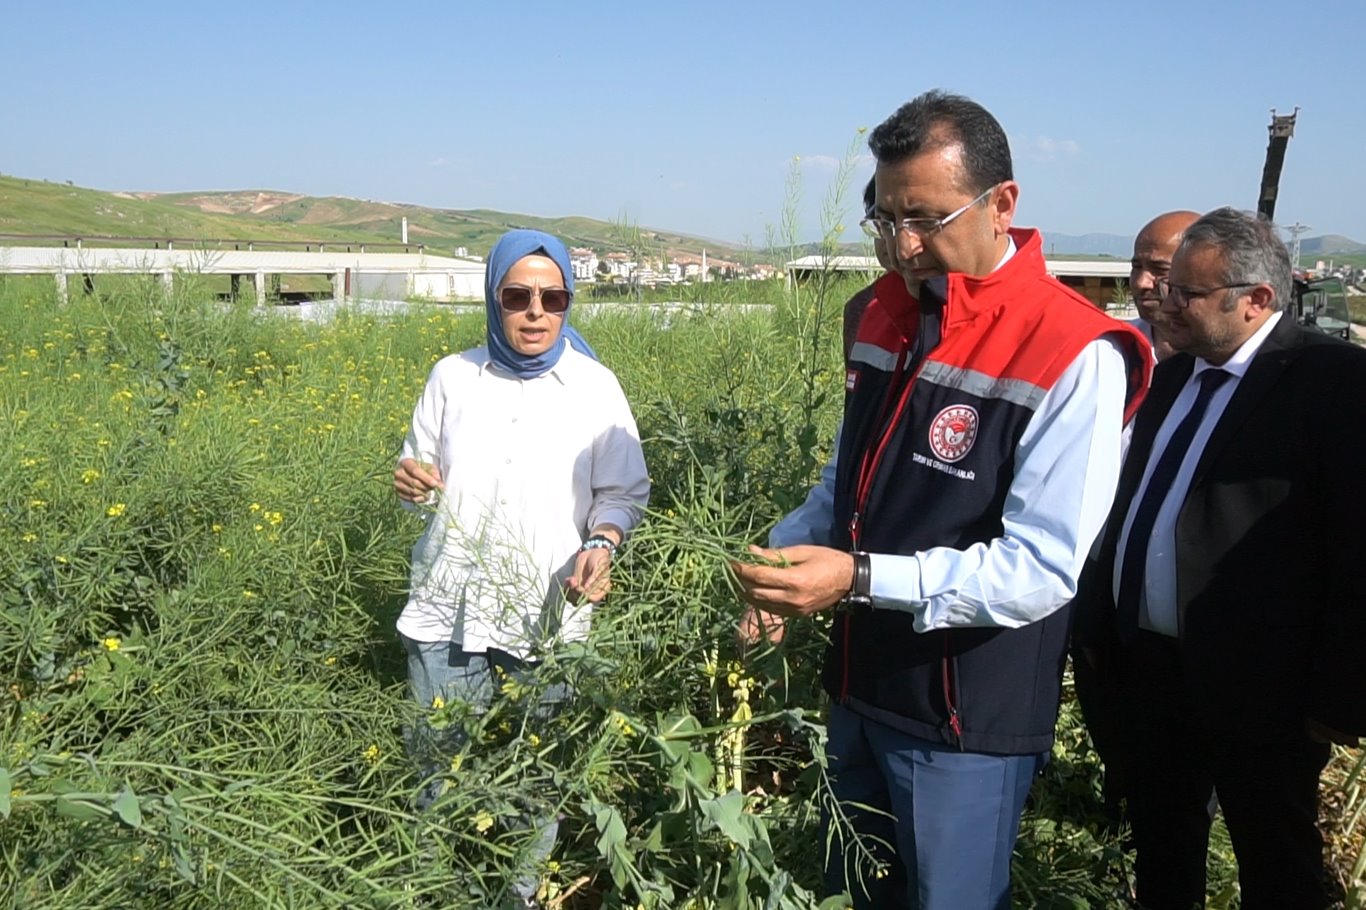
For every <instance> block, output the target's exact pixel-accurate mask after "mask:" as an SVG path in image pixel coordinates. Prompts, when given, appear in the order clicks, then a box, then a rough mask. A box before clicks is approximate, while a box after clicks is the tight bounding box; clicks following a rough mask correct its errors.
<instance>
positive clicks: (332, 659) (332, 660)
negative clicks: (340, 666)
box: [323, 654, 337, 667]
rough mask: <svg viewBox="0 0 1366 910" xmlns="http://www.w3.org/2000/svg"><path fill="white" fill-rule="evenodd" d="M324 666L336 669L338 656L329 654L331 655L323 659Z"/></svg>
mask: <svg viewBox="0 0 1366 910" xmlns="http://www.w3.org/2000/svg"><path fill="white" fill-rule="evenodd" d="M323 664H324V665H325V666H328V667H335V666H336V665H337V655H335V654H329V655H327V656H326V657H324V658H323Z"/></svg>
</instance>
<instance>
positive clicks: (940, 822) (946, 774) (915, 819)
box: [824, 705, 1047, 910]
mask: <svg viewBox="0 0 1366 910" xmlns="http://www.w3.org/2000/svg"><path fill="white" fill-rule="evenodd" d="M828 726H829V739H828V742H827V744H826V754H827V760H828V768H829V775H830V782H831V786H832V789H833V796H834V798H835V800H836V805H835V807H834V808H833V809H832V808H830V807H827V808H826V811H825V813H824V815H825V819H824V820H825V825H824V828H825V831H826V839H825V843H826V846H827V856H826V864H825V887H826V890H827V891H828V892H829V893H830V894H838V893H840V892H841V891H845V892H848V893H849V894H850V895H851V896H852V897H853V902H854V907H855V908H858V910H874V908H876V910H891V908H896V910H1009V908H1010V857H1011V854H1012V853H1013V852H1014V849H1015V837H1016V835H1017V834H1018V833H1019V830H1020V813H1021V812H1022V811H1023V810H1024V804H1025V799H1026V798H1027V797H1028V796H1029V788H1030V785H1031V784H1032V783H1033V782H1034V776H1035V775H1036V774H1037V773H1038V772H1039V770H1040V769H1041V768H1042V767H1043V765H1044V762H1045V760H1046V758H1047V756H1046V755H1043V754H1038V755H987V754H982V753H973V752H959V751H958V750H956V749H954V748H952V747H950V746H946V745H944V744H943V743H936V742H930V741H928V740H923V739H919V738H917V737H914V736H910V735H909V734H906V733H902V732H900V731H898V730H894V729H892V728H891V727H888V726H886V725H884V724H880V723H877V722H876V721H871V720H868V719H867V718H864V717H861V716H859V715H857V714H855V713H853V712H852V711H849V710H848V709H846V708H843V707H840V706H839V705H832V706H831V709H830V721H829V725H828ZM850 829H852V830H853V831H855V832H857V833H858V835H859V839H858V840H857V841H855V839H853V838H851V837H850V836H849V831H850ZM875 864H881V869H880V870H878V871H875V870H874V868H873V866H874V865H875Z"/></svg>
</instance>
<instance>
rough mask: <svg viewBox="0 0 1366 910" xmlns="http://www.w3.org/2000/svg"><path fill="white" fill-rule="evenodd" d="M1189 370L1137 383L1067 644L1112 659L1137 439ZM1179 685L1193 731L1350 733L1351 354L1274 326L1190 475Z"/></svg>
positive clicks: (1144, 436)
mask: <svg viewBox="0 0 1366 910" xmlns="http://www.w3.org/2000/svg"><path fill="white" fill-rule="evenodd" d="M1194 366H1195V360H1194V358H1192V357H1191V356H1189V355H1185V354H1178V355H1176V356H1173V357H1171V358H1169V359H1168V360H1166V361H1164V362H1163V363H1162V364H1160V365H1159V366H1158V367H1157V370H1156V372H1155V373H1154V375H1153V385H1152V390H1151V391H1150V392H1149V394H1148V397H1147V399H1146V400H1145V401H1144V403H1143V406H1142V408H1141V409H1140V410H1139V412H1138V415H1137V417H1136V418H1135V419H1136V423H1135V426H1134V434H1133V440H1132V442H1131V444H1130V449H1129V454H1128V458H1127V459H1126V461H1125V464H1124V468H1123V470H1122V472H1121V474H1120V480H1119V490H1118V493H1117V495H1116V497H1115V506H1114V509H1113V510H1112V512H1111V514H1110V520H1109V522H1108V524H1107V526H1106V531H1105V535H1104V539H1103V541H1102V544H1101V547H1100V548H1099V550H1098V551H1097V554H1096V558H1095V560H1094V562H1093V563H1092V565H1091V566H1090V567H1089V569H1088V571H1087V573H1086V576H1085V580H1084V581H1083V583H1082V585H1081V587H1080V589H1079V592H1078V595H1079V596H1078V613H1077V627H1076V630H1075V634H1076V636H1077V643H1078V644H1081V645H1084V646H1088V647H1092V648H1096V649H1097V650H1099V651H1100V652H1102V653H1104V652H1106V651H1110V650H1112V648H1113V643H1114V641H1115V639H1114V631H1115V630H1114V619H1115V605H1114V598H1113V595H1112V593H1111V592H1112V588H1113V584H1112V581H1113V572H1114V559H1115V549H1116V545H1117V543H1118V538H1119V534H1120V531H1121V530H1122V528H1123V524H1124V518H1125V516H1126V514H1127V513H1128V510H1129V505H1130V503H1131V501H1132V500H1133V497H1134V494H1135V492H1136V490H1137V488H1138V485H1139V482H1140V481H1141V480H1142V477H1143V470H1144V468H1145V466H1146V465H1147V463H1148V461H1149V459H1150V457H1151V456H1152V447H1153V440H1154V438H1155V436H1156V435H1157V430H1158V428H1159V426H1161V424H1162V420H1163V418H1165V417H1166V415H1167V412H1168V411H1169V410H1170V408H1171V406H1172V403H1173V401H1174V400H1175V399H1176V397H1177V395H1178V394H1179V393H1180V391H1181V388H1182V386H1183V385H1184V384H1185V383H1186V381H1187V379H1189V377H1190V374H1191V371H1192V370H1193V369H1194ZM1176 558H1177V573H1176V574H1177V600H1178V610H1179V614H1178V615H1179V622H1180V640H1181V652H1182V657H1183V665H1184V668H1185V673H1186V677H1185V678H1186V682H1187V686H1188V690H1189V692H1190V695H1191V698H1192V700H1193V702H1194V704H1195V709H1196V711H1197V713H1198V714H1199V720H1200V722H1202V723H1204V724H1207V725H1209V726H1210V727H1211V728H1214V729H1217V730H1228V731H1229V732H1235V731H1236V732H1237V733H1238V734H1240V735H1241V736H1243V737H1250V738H1255V739H1274V738H1276V737H1279V736H1285V735H1289V734H1291V733H1298V732H1299V731H1300V730H1302V728H1303V721H1304V718H1305V717H1306V716H1309V717H1313V718H1314V719H1316V720H1318V721H1321V722H1322V723H1325V724H1327V725H1328V726H1330V727H1333V728H1334V729H1337V730H1340V731H1343V732H1346V733H1352V734H1358V735H1366V350H1362V349H1361V348H1358V347H1356V346H1354V345H1351V344H1347V343H1344V342H1340V341H1336V340H1334V339H1330V338H1328V337H1327V336H1325V335H1323V334H1321V333H1319V332H1316V331H1313V330H1311V329H1306V328H1303V327H1301V326H1298V325H1296V324H1295V323H1294V321H1293V320H1292V317H1291V316H1290V315H1289V314H1286V315H1284V316H1282V317H1281V320H1280V322H1279V323H1277V325H1276V327H1275V328H1274V329H1273V330H1272V331H1271V334H1270V335H1269V336H1268V337H1267V339H1266V341H1265V343H1264V344H1263V345H1262V347H1261V348H1260V349H1259V350H1258V352H1257V355H1256V357H1254V358H1253V360H1252V363H1251V364H1250V365H1249V368H1248V371H1247V374H1246V375H1245V376H1244V377H1243V379H1242V381H1241V382H1240V383H1239V384H1238V387H1237V389H1236V390H1235V392H1234V394H1233V397H1232V399H1231V400H1230V401H1229V403H1228V407H1227V409H1226V410H1225V411H1224V413H1223V414H1222V415H1221V417H1220V419H1219V423H1218V424H1217V425H1216V426H1215V429H1214V432H1213V434H1212V435H1211V436H1210V439H1209V442H1208V444H1207V445H1206V446H1205V450H1204V452H1203V454H1202V455H1201V457H1200V461H1199V462H1198V464H1197V467H1196V471H1195V475H1194V477H1193V479H1192V481H1191V486H1190V491H1189V493H1188V494H1187V496H1186V500H1185V503H1184V504H1183V506H1182V508H1181V513H1180V516H1179V517H1178V519H1177V524H1176Z"/></svg>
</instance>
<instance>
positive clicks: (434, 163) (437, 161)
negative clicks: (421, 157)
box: [427, 158, 450, 167]
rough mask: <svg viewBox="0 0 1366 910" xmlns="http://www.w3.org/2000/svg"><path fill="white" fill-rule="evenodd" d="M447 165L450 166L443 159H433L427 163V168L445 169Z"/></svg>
mask: <svg viewBox="0 0 1366 910" xmlns="http://www.w3.org/2000/svg"><path fill="white" fill-rule="evenodd" d="M448 164H450V162H449V161H447V160H446V159H445V158H433V159H432V160H431V161H428V162H427V166H428V167H445V166H446V165H448Z"/></svg>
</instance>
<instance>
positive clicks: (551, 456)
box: [394, 230, 649, 899]
mask: <svg viewBox="0 0 1366 910" xmlns="http://www.w3.org/2000/svg"><path fill="white" fill-rule="evenodd" d="M573 282H574V279H573V272H572V270H571V268H570V264H569V254H568V252H567V251H566V250H565V248H564V245H563V244H561V243H560V241H559V240H557V239H556V238H554V237H552V236H550V235H549V234H545V233H542V232H540V231H526V230H518V231H511V232H509V233H507V234H505V235H503V237H502V238H500V239H499V240H498V242H497V243H496V244H495V245H494V247H493V250H492V251H491V252H490V254H489V259H488V267H487V273H486V277H485V281H484V304H485V312H486V315H487V331H486V342H487V343H486V344H485V345H484V346H483V347H478V348H474V349H472V350H468V351H464V352H462V353H459V354H454V355H452V356H449V357H446V358H443V359H442V360H440V361H439V362H438V363H437V364H436V365H435V366H434V367H433V368H432V372H431V375H430V376H429V377H428V379H427V385H426V388H425V389H424V390H423V393H422V398H421V400H420V401H418V403H417V407H416V408H415V409H414V411H413V419H412V424H411V427H410V429H409V431H408V436H407V439H406V440H405V442H404V444H403V451H402V453H401V455H400V458H399V463H398V467H397V468H396V470H395V471H394V491H395V493H397V495H398V497H399V498H400V500H402V501H404V503H405V505H410V507H411V506H415V505H418V504H422V505H427V506H430V508H429V509H428V510H426V512H425V514H426V521H427V527H426V529H425V530H424V531H423V533H422V535H421V537H420V538H419V539H418V541H417V544H416V545H415V546H414V547H413V554H412V580H411V586H410V593H409V597H408V603H407V605H406V606H405V607H404V609H403V612H402V614H401V615H400V616H399V619H398V631H399V633H400V636H401V637H402V639H403V644H404V648H405V649H406V651H407V653H408V673H409V681H410V684H411V687H412V690H413V694H414V695H415V697H416V698H417V700H418V702H419V704H420V705H422V706H423V707H427V706H431V705H433V704H441V703H442V702H450V701H452V700H453V699H460V700H463V701H465V702H467V703H468V704H469V705H471V706H472V707H473V708H474V709H475V710H486V709H487V708H488V706H489V704H490V703H491V700H492V698H493V694H494V692H495V691H496V689H497V688H498V686H496V685H495V681H494V674H495V673H517V672H518V671H521V670H524V669H525V668H526V666H527V663H528V662H531V661H534V660H535V659H536V657H537V656H538V655H540V654H542V653H544V652H546V651H549V650H550V649H551V648H553V647H554V645H555V644H556V643H557V642H562V641H572V640H577V639H581V638H583V637H584V636H585V635H586V634H587V632H588V622H589V613H590V610H591V605H592V604H593V603H594V602H596V601H599V600H601V599H602V597H603V596H604V595H605V594H606V593H607V590H608V588H609V586H610V577H609V573H610V568H611V562H612V554H613V552H614V551H615V549H616V548H617V547H618V546H620V545H621V543H622V542H623V540H624V539H625V537H626V535H627V534H628V533H629V532H630V531H631V529H632V528H633V527H634V526H635V525H636V523H637V522H638V521H639V520H640V517H641V513H642V512H643V510H644V507H645V504H646V500H647V498H648V496H649V480H648V477H647V474H646V470H645V459H644V456H643V454H642V452H641V447H640V439H639V436H638V433H637V430H636V425H635V420H634V419H633V418H632V416H631V410H630V407H629V406H628V405H627V402H626V396H625V395H624V394H623V393H622V390H621V386H620V385H619V384H618V382H617V379H616V377H615V376H614V375H613V374H612V372H611V371H610V370H608V369H607V368H606V367H604V366H603V365H602V364H600V363H598V361H597V360H596V359H595V356H594V355H593V353H592V349H591V348H589V347H588V345H587V343H586V342H584V341H583V339H582V338H581V337H579V335H578V333H577V332H575V331H574V330H573V329H572V328H570V327H569V325H568V321H569V313H570V308H571V305H572V303H573V299H574V283H573ZM559 695H560V696H561V697H562V695H563V693H559ZM548 697H550V698H552V699H553V697H554V696H553V695H549V696H548ZM438 699H440V700H441V701H437V700H438ZM453 726H455V727H459V725H458V724H457V725H453ZM459 745H460V743H458V742H456V743H450V742H447V743H445V744H444V746H445V747H446V748H450V747H451V746H455V747H458V746H459ZM429 770H435V768H429ZM438 793H439V788H438V789H437V790H436V791H435V792H433V791H432V790H431V789H430V788H429V790H428V791H424V794H423V795H422V796H421V797H419V803H420V804H422V805H424V806H425V805H427V804H429V803H430V802H431V801H432V800H433V799H434V798H435V797H436V795H437V794H438ZM547 822H548V824H547V825H546V827H547V829H548V830H547V831H546V832H545V833H546V834H547V835H548V836H547V837H543V841H544V851H543V852H544V854H545V855H548V853H549V849H550V846H552V845H553V843H554V823H553V820H547ZM545 855H542V856H540V857H538V859H541V860H543V859H544V858H545ZM528 887H529V888H530V892H528V891H527V888H528ZM517 889H518V891H519V892H520V893H521V894H522V896H523V898H526V899H529V898H530V896H531V893H534V889H535V878H534V876H530V877H528V878H527V879H526V880H519V881H518V882H517Z"/></svg>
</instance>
